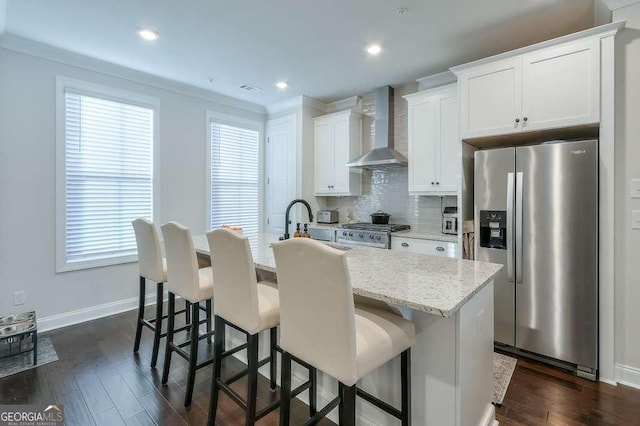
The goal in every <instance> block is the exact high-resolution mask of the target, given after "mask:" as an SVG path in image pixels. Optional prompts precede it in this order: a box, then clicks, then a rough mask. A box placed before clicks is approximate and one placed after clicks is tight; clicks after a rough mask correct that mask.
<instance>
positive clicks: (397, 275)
mask: <svg viewBox="0 0 640 426" xmlns="http://www.w3.org/2000/svg"><path fill="white" fill-rule="evenodd" d="M278 237H279V236H278V235H274V234H259V235H258V236H257V237H255V238H250V243H251V251H252V252H253V260H254V263H255V265H256V268H258V269H262V270H266V271H270V272H275V271H276V264H275V259H274V256H273V250H272V248H271V245H272V244H273V243H275V242H277V241H278ZM193 243H194V246H195V249H196V251H197V252H198V253H200V254H204V255H209V245H208V243H207V239H206V236H204V235H198V236H194V237H193ZM333 246H334V247H338V248H340V247H343V246H339V245H333ZM345 253H346V254H347V262H348V263H349V272H350V274H351V285H352V287H353V292H354V293H355V294H359V295H361V296H366V297H370V298H372V299H376V300H380V301H383V302H386V303H389V304H391V305H396V306H404V307H407V308H410V309H414V310H416V311H421V312H426V313H430V314H434V315H439V316H442V317H445V318H448V317H450V316H452V315H453V314H455V313H456V312H457V311H458V309H460V308H461V307H462V305H464V304H465V303H466V302H467V301H468V300H469V299H471V298H472V297H473V296H474V295H475V294H476V293H478V292H479V291H480V290H481V289H482V288H483V287H484V286H485V285H487V284H488V283H489V282H490V281H491V279H492V278H493V277H494V276H495V275H496V273H497V272H498V271H500V269H502V265H498V264H494V263H486V262H477V261H470V260H462V259H451V258H446V257H439V256H428V255H422V254H414V253H405V252H395V251H391V250H383V249H377V248H369V247H351V246H350V247H349V249H348V250H346V251H345Z"/></svg>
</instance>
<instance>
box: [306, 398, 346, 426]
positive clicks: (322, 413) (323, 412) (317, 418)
mask: <svg viewBox="0 0 640 426" xmlns="http://www.w3.org/2000/svg"><path fill="white" fill-rule="evenodd" d="M338 405H340V396H337V397H335V398H333V399H332V400H331V401H329V403H328V404H327V405H325V406H324V408H323V409H322V410H320V411H318V412H317V413H316V414H315V415H314V416H313V417H311V418H310V419H309V420H307V421H306V422H305V423H304V425H303V426H311V425H315V424H316V423H318V422H319V421H320V420H322V419H323V418H325V417H326V416H327V414H329V413H330V412H331V410H333V409H334V408H336V407H337V406H338Z"/></svg>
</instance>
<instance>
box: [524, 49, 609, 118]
mask: <svg viewBox="0 0 640 426" xmlns="http://www.w3.org/2000/svg"><path fill="white" fill-rule="evenodd" d="M599 47H600V41H599V40H595V39H589V40H583V41H580V42H575V43H571V44H569V45H564V46H558V47H553V48H549V49H544V50H541V51H539V52H535V53H531V54H528V55H524V56H523V57H522V119H523V122H522V128H523V129H524V130H538V129H550V128H557V127H568V126H576V125H581V124H592V123H598V122H599V121H600V48H599Z"/></svg>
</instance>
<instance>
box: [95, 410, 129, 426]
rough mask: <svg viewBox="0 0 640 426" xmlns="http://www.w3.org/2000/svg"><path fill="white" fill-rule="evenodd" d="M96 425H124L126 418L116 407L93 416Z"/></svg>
mask: <svg viewBox="0 0 640 426" xmlns="http://www.w3.org/2000/svg"><path fill="white" fill-rule="evenodd" d="M93 420H94V421H95V423H96V426H124V425H125V423H124V420H122V417H120V413H118V410H116V409H115V408H111V409H109V410H107V411H103V412H101V413H97V414H95V415H94V416H93Z"/></svg>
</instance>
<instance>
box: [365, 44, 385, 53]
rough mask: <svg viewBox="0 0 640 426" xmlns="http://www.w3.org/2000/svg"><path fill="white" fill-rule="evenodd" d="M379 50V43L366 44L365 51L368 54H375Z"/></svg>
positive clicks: (380, 50) (380, 48)
mask: <svg viewBox="0 0 640 426" xmlns="http://www.w3.org/2000/svg"><path fill="white" fill-rule="evenodd" d="M380 52H382V47H380V45H379V44H370V45H369V46H367V53H368V54H369V55H377V54H378V53H380Z"/></svg>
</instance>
